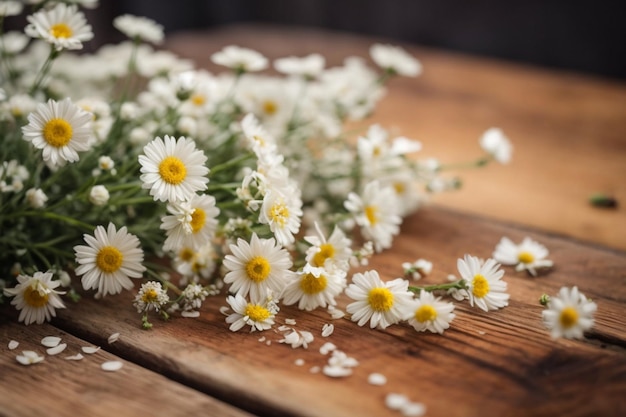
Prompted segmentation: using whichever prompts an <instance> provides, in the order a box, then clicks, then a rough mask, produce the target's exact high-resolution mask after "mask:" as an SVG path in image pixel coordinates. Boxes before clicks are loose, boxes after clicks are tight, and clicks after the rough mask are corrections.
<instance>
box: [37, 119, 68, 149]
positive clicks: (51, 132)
mask: <svg viewBox="0 0 626 417" xmlns="http://www.w3.org/2000/svg"><path fill="white" fill-rule="evenodd" d="M72 134H73V130H72V125H71V124H69V123H68V122H67V121H65V120H63V119H50V120H49V121H48V122H47V123H46V125H45V126H44V127H43V138H44V139H45V140H46V142H48V145H50V146H54V147H56V148H60V147H62V146H65V145H67V144H68V143H69V141H70V140H72Z"/></svg>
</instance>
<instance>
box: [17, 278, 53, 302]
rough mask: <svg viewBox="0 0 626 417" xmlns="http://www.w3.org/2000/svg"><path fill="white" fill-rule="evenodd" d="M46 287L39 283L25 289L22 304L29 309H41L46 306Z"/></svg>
mask: <svg viewBox="0 0 626 417" xmlns="http://www.w3.org/2000/svg"><path fill="white" fill-rule="evenodd" d="M46 290H47V287H46V286H45V285H44V284H42V283H41V282H39V281H36V282H34V283H33V284H31V285H29V286H28V287H26V289H25V290H24V294H22V297H24V302H25V303H26V304H28V305H29V306H31V307H36V308H39V307H43V306H45V305H46V304H48V292H47V291H46Z"/></svg>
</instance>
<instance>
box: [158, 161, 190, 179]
mask: <svg viewBox="0 0 626 417" xmlns="http://www.w3.org/2000/svg"><path fill="white" fill-rule="evenodd" d="M159 175H160V176H161V178H163V181H165V182H167V183H169V184H172V185H178V184H180V183H181V182H183V181H184V180H185V177H187V168H186V167H185V164H184V163H183V161H181V160H180V159H178V158H176V157H175V156H168V157H167V158H165V159H163V161H161V163H160V164H159Z"/></svg>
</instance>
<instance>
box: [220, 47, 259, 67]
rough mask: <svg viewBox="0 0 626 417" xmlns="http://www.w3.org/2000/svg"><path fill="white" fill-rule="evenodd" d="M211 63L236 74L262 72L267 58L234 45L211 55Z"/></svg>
mask: <svg viewBox="0 0 626 417" xmlns="http://www.w3.org/2000/svg"><path fill="white" fill-rule="evenodd" d="M211 61H213V62H214V63H215V64H217V65H223V66H225V67H228V68H230V69H233V70H235V71H236V72H254V71H262V70H264V69H265V68H267V64H268V62H267V58H266V57H264V56H263V55H261V54H260V53H258V52H257V51H254V50H252V49H248V48H242V47H240V46H236V45H229V46H226V47H225V48H224V49H222V50H221V51H219V52H216V53H214V54H213V55H211Z"/></svg>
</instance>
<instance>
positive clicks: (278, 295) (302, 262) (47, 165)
mask: <svg viewBox="0 0 626 417" xmlns="http://www.w3.org/2000/svg"><path fill="white" fill-rule="evenodd" d="M30 3H32V4H31V7H32V10H24V6H23V4H22V3H20V2H15V1H0V53H1V54H2V62H1V64H0V81H1V84H0V135H1V136H0V137H1V138H2V139H1V140H2V147H0V227H1V228H2V236H0V268H2V270H1V272H2V274H1V275H0V277H1V278H2V280H1V281H0V284H1V286H2V287H3V288H4V297H5V298H4V300H7V301H8V300H9V297H13V298H12V299H11V303H12V304H14V305H15V306H16V308H17V309H18V310H20V316H19V320H20V321H23V322H24V323H25V324H30V323H42V322H44V321H47V320H50V319H51V317H53V316H54V315H55V313H56V309H59V308H65V307H66V306H69V305H68V304H67V303H68V300H69V299H73V300H78V298H80V297H79V293H81V294H83V295H84V294H86V293H90V294H93V295H94V296H95V297H96V298H102V300H101V301H102V302H106V297H110V296H114V295H115V294H118V293H120V292H122V291H124V290H133V288H135V287H136V286H137V287H139V290H138V292H136V295H135V300H134V307H135V308H136V309H137V311H138V312H139V313H140V314H141V315H142V317H143V327H144V328H149V327H151V323H150V322H149V320H148V314H149V312H153V313H154V312H156V314H158V315H161V316H163V317H167V316H169V315H171V314H180V315H182V316H185V317H194V316H197V315H199V314H200V313H199V310H200V307H201V306H202V303H203V302H204V301H205V300H206V299H207V297H209V296H211V295H215V294H218V293H220V292H226V291H228V292H229V293H230V295H229V296H228V297H227V298H226V302H227V303H228V304H229V306H230V311H231V313H229V315H228V318H227V320H226V321H227V323H228V324H230V328H231V330H233V331H235V330H239V329H241V328H243V327H245V326H250V327H251V329H252V330H265V329H268V328H270V327H271V326H272V325H273V324H274V318H275V316H276V314H277V313H278V312H279V305H280V304H281V303H282V304H286V305H297V307H298V308H300V309H302V310H306V311H310V310H313V309H316V308H327V309H331V310H332V309H333V308H334V306H335V305H336V303H335V298H336V297H337V296H339V295H340V294H342V293H344V292H345V293H346V294H347V295H348V296H349V297H350V298H352V299H353V300H354V303H352V304H351V305H349V306H348V313H349V314H351V316H352V319H353V320H354V321H356V322H358V324H359V325H365V324H366V323H369V324H370V327H372V328H375V327H378V328H385V327H387V326H388V325H391V324H394V323H397V322H399V321H401V320H408V321H409V324H411V325H413V326H414V327H415V328H416V330H430V331H433V332H443V330H444V329H446V328H447V327H448V326H449V322H450V321H451V320H452V318H453V317H454V314H453V313H452V310H453V306H452V305H451V304H450V303H447V302H443V301H441V299H440V298H436V297H434V296H433V295H432V293H431V292H432V291H434V290H447V291H449V292H451V294H452V295H454V296H455V297H456V298H458V299H468V300H469V301H470V302H471V303H472V304H475V305H477V306H478V307H480V308H482V309H484V310H489V309H497V308H500V307H503V306H505V305H506V304H507V299H508V295H507V294H506V292H505V290H506V284H505V283H504V282H502V281H501V277H502V271H500V270H498V267H499V266H498V265H497V264H496V263H495V261H492V260H489V261H486V262H483V261H481V260H478V259H477V258H473V257H466V258H465V259H463V260H459V272H460V274H461V276H462V278H461V279H460V280H458V281H455V282H453V283H448V284H444V285H442V286H433V287H424V288H417V287H410V286H409V283H408V281H407V280H405V279H402V278H398V279H395V280H391V281H387V282H384V281H383V280H381V278H380V277H379V275H378V273H377V272H376V271H366V272H365V273H357V274H354V276H352V277H349V275H348V274H349V271H350V268H351V267H354V266H359V265H366V264H367V259H368V258H369V257H370V256H371V255H373V254H374V253H375V252H379V251H382V250H384V249H388V248H390V247H391V245H392V242H393V238H394V236H395V235H397V234H398V233H399V230H400V225H401V223H402V219H403V218H404V217H405V216H407V215H409V214H411V213H412V212H414V211H415V210H416V209H418V208H419V207H420V205H421V204H423V203H424V202H425V201H426V200H427V199H428V197H429V195H430V194H432V193H436V192H440V191H444V190H449V189H454V188H456V187H458V185H459V181H458V180H457V179H456V178H452V177H448V176H446V175H445V172H444V171H445V170H444V169H443V167H442V165H441V164H440V163H439V162H438V161H437V160H436V159H433V158H419V154H416V153H417V152H418V151H420V149H421V144H420V143H419V142H418V141H415V140H412V139H409V138H406V137H391V136H390V134H389V133H388V132H387V131H386V130H385V129H384V128H383V127H381V126H379V125H376V124H373V125H371V126H370V127H369V128H367V129H363V130H361V131H357V132H352V133H350V132H349V131H348V130H347V129H346V126H348V125H350V123H351V122H352V121H355V120H363V119H365V118H367V117H368V116H369V115H370V114H371V113H372V112H373V110H374V108H375V106H376V103H377V102H378V100H379V99H380V98H381V97H382V96H383V95H384V91H385V89H384V88H385V84H386V83H387V82H389V81H390V80H392V79H393V78H394V77H396V76H410V77H414V76H417V75H419V74H420V72H421V65H420V63H419V61H417V60H416V59H415V58H413V57H412V56H410V55H409V54H408V53H407V52H405V51H404V50H403V49H400V48H398V47H394V46H390V45H382V44H376V45H374V46H373V47H372V48H371V51H370V52H371V59H372V60H373V62H374V63H375V66H372V65H370V64H368V63H367V61H366V60H365V59H363V58H357V57H350V58H347V59H346V60H345V62H344V63H343V65H340V66H337V67H330V68H327V67H326V65H325V59H324V57H323V56H321V55H318V54H312V55H309V56H306V57H285V58H280V59H277V60H275V61H273V62H270V61H269V60H268V59H267V58H266V57H264V56H263V55H262V54H260V53H258V52H256V51H253V50H250V49H246V48H241V47H237V46H227V47H225V48H224V49H223V50H221V51H216V52H214V53H213V55H212V56H211V59H212V61H213V62H214V63H216V64H218V65H221V66H223V67H225V71H224V72H223V73H222V74H212V73H209V72H207V71H205V70H202V69H198V68H195V67H194V66H193V64H192V63H191V62H189V61H186V60H184V59H180V58H178V57H177V56H175V55H174V54H172V53H170V52H167V51H164V50H161V49H158V47H156V46H155V45H158V44H160V43H161V42H162V40H163V30H162V27H161V26H159V25H158V24H157V23H155V22H153V21H151V20H149V19H146V18H141V17H136V16H131V15H125V16H120V17H118V18H116V19H115V20H114V22H113V25H114V26H115V27H116V28H117V29H118V30H120V31H121V32H122V33H124V34H125V35H126V36H127V37H128V38H129V40H128V41H126V42H122V43H120V44H116V45H106V46H103V47H102V48H100V49H99V50H97V51H95V52H94V53H86V52H84V51H81V49H82V48H83V45H84V44H85V43H86V42H89V41H90V40H91V39H92V38H93V36H94V34H93V32H92V28H91V26H90V25H89V23H88V22H87V19H86V18H85V16H84V14H83V13H82V12H81V10H80V7H95V6H96V3H97V2H96V1H88V0H81V1H79V0H73V1H31V2H30ZM19 14H25V15H26V16H27V17H26V19H27V21H28V25H27V26H26V28H25V30H24V32H4V31H2V27H3V23H4V21H5V19H10V18H12V16H14V15H19ZM270 66H273V71H270ZM263 71H264V72H263ZM268 74H273V75H268ZM352 125H353V124H352ZM480 145H481V147H482V148H483V149H484V151H485V155H484V157H481V158H480V159H479V160H478V161H475V162H472V163H471V165H474V166H483V165H486V164H487V163H488V162H491V161H498V162H501V163H506V162H508V160H509V159H510V155H511V145H510V143H509V141H508V140H507V138H506V137H505V136H504V134H503V133H502V132H501V131H500V130H499V129H489V130H488V131H487V132H485V134H484V135H483V137H482V138H480ZM413 154H416V155H413ZM427 267H429V266H428V263H427V262H426V263H424V262H422V263H421V264H419V265H418V264H415V265H409V266H408V267H407V270H406V272H407V274H409V275H411V274H412V275H413V276H415V274H418V275H419V273H424V271H425V269H427ZM415 294H417V297H416V296H414V295H415Z"/></svg>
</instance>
